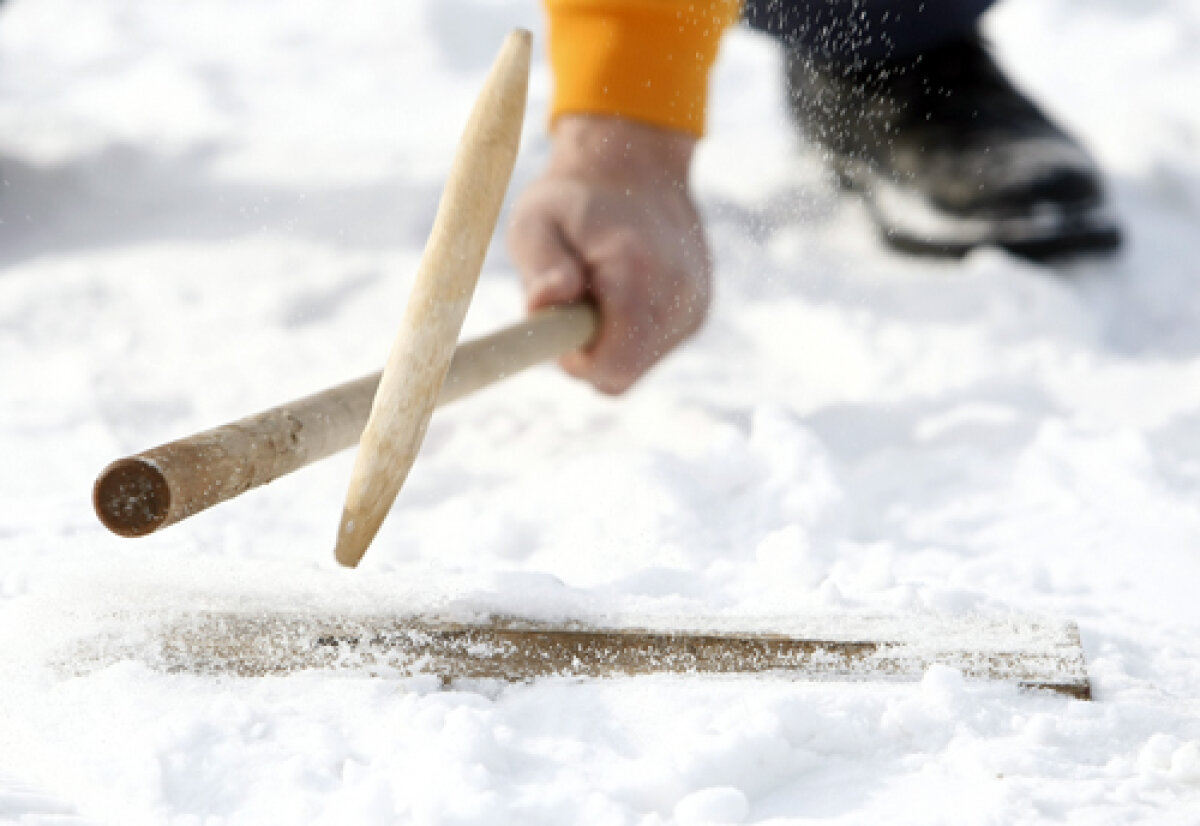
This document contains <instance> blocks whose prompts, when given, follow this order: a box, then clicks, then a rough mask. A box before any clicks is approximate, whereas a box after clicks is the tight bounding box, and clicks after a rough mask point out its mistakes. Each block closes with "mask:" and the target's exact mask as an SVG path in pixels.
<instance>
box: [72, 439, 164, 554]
mask: <svg viewBox="0 0 1200 826" xmlns="http://www.w3.org/2000/svg"><path fill="white" fill-rule="evenodd" d="M92 504H93V505H94V506H95V508H96V516H98V517H99V518H100V521H101V522H102V523H103V524H104V527H106V528H108V529H109V530H110V531H112V532H113V533H115V534H117V535H118V536H126V537H136V536H146V535H147V534H150V533H154V531H156V530H158V529H159V528H161V527H162V526H163V524H164V523H165V522H166V521H167V515H168V513H169V511H170V509H171V488H170V486H169V485H168V484H167V479H166V477H165V476H164V475H163V473H162V471H161V470H159V469H158V468H157V467H155V465H154V464H153V463H152V462H149V461H147V460H145V459H142V458H139V457H137V456H130V457H127V458H125V459H118V460H117V461H115V462H113V463H112V464H111V465H109V466H108V467H106V468H105V469H104V470H103V471H102V472H101V474H100V476H99V477H98V478H97V479H96V484H95V486H94V487H93V488H92Z"/></svg>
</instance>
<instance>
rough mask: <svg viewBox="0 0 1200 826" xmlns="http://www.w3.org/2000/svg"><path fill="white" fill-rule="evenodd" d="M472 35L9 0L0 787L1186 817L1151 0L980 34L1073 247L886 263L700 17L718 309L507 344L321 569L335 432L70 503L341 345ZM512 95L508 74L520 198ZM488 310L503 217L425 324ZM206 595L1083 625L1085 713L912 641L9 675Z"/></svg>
mask: <svg viewBox="0 0 1200 826" xmlns="http://www.w3.org/2000/svg"><path fill="white" fill-rule="evenodd" d="M515 25H525V26H528V27H530V28H532V29H533V30H534V32H535V37H536V38H537V39H538V42H539V43H542V42H544V41H543V39H542V19H541V17H540V12H539V8H538V5H537V4H536V3H533V2H520V3H517V2H512V0H437V1H435V0H426V2H419V3H418V2H407V3H383V2H374V0H372V1H371V2H361V3H356V4H353V5H352V6H345V5H343V6H335V5H333V4H331V3H328V2H318V1H317V0H303V2H292V3H280V2H268V1H267V0H258V1H257V2H233V0H206V2H204V3H191V4H182V3H169V4H168V3H152V2H146V0H125V1H124V2H117V1H116V0H91V2H81V0H41V1H40V2H34V0H10V2H8V3H6V4H5V6H4V9H3V14H2V16H0V61H2V66H0V174H2V176H3V182H4V187H3V189H2V190H0V268H2V270H0V383H2V385H3V388H4V389H3V393H2V394H0V456H2V462H0V468H2V469H3V470H2V471H0V663H3V665H2V666H0V674H2V678H0V822H11V823H21V824H40V825H41V826H47V825H48V824H65V823H80V824H82V823H93V824H95V823H106V824H122V826H137V824H168V823H169V824H180V826H185V825H186V826H192V824H196V826H199V825H200V824H204V826H215V824H250V823H253V824H263V823H355V824H375V823H379V824H391V823H429V824H434V823H445V824H451V823H455V824H468V823H487V824H501V823H521V824H534V823H547V824H549V823H596V824H610V823H612V824H641V825H649V824H666V823H678V824H700V823H755V824H785V823H786V824H793V823H830V824H863V823H872V824H876V823H886V824H936V823H955V824H967V823H969V824H997V823H1003V824H1023V823H1043V822H1056V823H1078V824H1089V826H1090V825H1092V824H1132V823H1146V822H1152V823H1155V824H1196V823H1200V633H1198V632H1200V607H1198V601H1197V600H1196V598H1195V593H1196V586H1197V583H1200V554H1197V548H1200V325H1197V323H1196V321H1195V320H1196V319H1197V318H1200V289H1197V287H1196V260H1197V257H1198V256H1200V232H1198V231H1197V229H1198V227H1200V97H1198V96H1196V94H1195V93H1194V89H1195V87H1196V85H1197V82H1198V81H1200V7H1197V6H1196V4H1194V3H1192V2H1190V0H1155V2H1152V3H1133V2H1122V1H1121V0H1105V2H1099V3H1091V4H1087V5H1086V7H1084V6H1081V5H1080V4H1077V3H1070V2H1068V0H1009V2H1007V3H1004V4H1002V6H1000V7H998V8H997V9H996V10H995V11H994V12H993V13H992V14H991V16H990V17H989V19H988V21H987V27H988V30H989V33H990V34H991V35H992V37H993V39H994V41H995V43H996V46H997V49H998V51H999V52H1000V54H1001V55H1002V57H1003V59H1004V60H1005V62H1006V64H1007V65H1008V66H1009V67H1011V69H1012V71H1013V73H1014V75H1015V76H1016V77H1017V78H1018V79H1019V80H1020V81H1021V82H1022V83H1024V84H1025V85H1026V86H1027V87H1028V88H1029V89H1031V90H1032V91H1034V92H1035V93H1036V94H1037V96H1038V97H1039V98H1040V99H1042V100H1043V101H1044V102H1046V103H1047V104H1048V105H1049V106H1050V107H1051V108H1052V109H1053V111H1054V112H1055V113H1056V114H1057V115H1058V116H1059V117H1060V119H1061V120H1062V121H1063V122H1064V123H1066V124H1069V126H1070V127H1071V128H1072V130H1073V131H1075V132H1076V133H1077V134H1079V135H1082V136H1084V137H1085V138H1086V139H1087V142H1088V143H1089V145H1090V146H1091V147H1092V148H1093V149H1094V150H1095V152H1096V154H1097V155H1098V156H1099V158H1100V160H1101V161H1102V163H1103V165H1104V167H1105V168H1106V170H1108V172H1109V174H1110V186H1111V190H1112V193H1113V196H1114V200H1115V204H1116V207H1117V209H1118V211H1119V212H1120V214H1121V216H1122V219H1123V221H1124V223H1125V226H1126V228H1127V231H1128V244H1127V247H1126V249H1125V250H1124V252H1123V253H1122V255H1120V256H1119V257H1117V258H1115V259H1112V260H1102V261H1083V262H1079V263H1076V264H1073V265H1070V266H1066V267H1062V268H1058V269H1049V268H1045V267H1040V266H1035V265H1032V264H1028V263H1023V262H1021V261H1018V260H1016V259H1013V258H1011V257H1008V256H1006V255H1003V254H1001V253H998V252H994V251H983V252H979V253H977V254H973V255H972V256H970V257H968V258H967V259H966V260H965V261H963V262H960V263H945V262H933V261H927V260H913V259H906V258H903V257H900V256H896V255H893V254H890V253H889V252H887V251H886V250H885V249H884V248H883V247H881V245H880V244H879V243H878V241H877V240H876V239H875V238H874V236H873V235H872V233H871V231H870V229H869V228H868V226H867V224H866V220H865V218H864V215H863V212H862V210H861V209H860V208H859V207H857V206H856V205H854V204H852V203H847V202H844V201H843V200H841V199H840V198H839V197H838V195H837V193H836V190H835V189H834V188H833V187H832V186H831V184H830V182H829V181H828V180H827V179H826V177H825V176H824V174H823V173H822V172H821V170H820V169H819V167H818V166H817V165H816V164H815V162H814V160H813V159H812V158H810V157H808V156H806V155H804V154H803V153H797V149H796V146H795V142H794V139H793V138H792V136H791V133H790V131H789V129H788V126H787V122H786V117H785V115H784V111H783V107H782V106H781V104H780V99H779V98H780V84H779V61H778V56H777V55H776V53H775V52H774V50H773V49H772V48H771V46H770V44H768V43H767V42H765V41H764V40H762V39H760V38H758V37H756V36H754V35H752V34H750V33H747V32H735V33H733V34H732V35H730V36H729V37H728V38H727V40H726V42H725V44H724V46H723V50H722V56H721V61H720V63H719V66H718V69H717V70H716V73H715V76H714V89H713V96H712V109H711V115H710V137H709V138H708V140H707V141H706V143H705V144H704V146H703V148H702V150H701V152H700V155H699V157H698V161H697V168H696V176H695V183H696V187H697V192H698V195H699V199H700V203H701V207H702V209H703V211H704V213H705V214H706V216H707V218H708V222H709V228H710V233H711V240H712V242H713V246H714V250H715V254H716V257H717V261H718V299H717V305H716V307H715V308H714V312H713V316H712V319H711V321H710V323H709V324H708V325H707V327H706V328H705V330H704V332H703V333H702V334H701V335H700V336H699V337H698V338H697V339H696V340H695V341H694V342H693V343H692V344H691V345H690V346H689V347H687V348H686V349H685V350H683V351H681V352H680V353H678V354H677V355H676V356H675V357H674V358H672V359H671V360H670V361H669V362H668V363H666V364H665V365H663V366H662V367H661V368H659V369H657V370H656V371H655V372H654V373H653V374H652V375H651V376H650V377H649V378H648V379H647V380H646V381H645V382H644V384H643V385H641V386H640V387H639V388H638V389H637V390H636V391H635V392H634V393H632V394H631V395H629V396H628V397H626V398H623V399H620V400H611V399H607V398H603V397H600V396H597V395H595V394H593V393H591V392H590V391H589V390H587V389H586V388H584V387H582V386H579V385H576V384H573V383H571V382H570V381H569V380H568V379H566V378H565V377H563V376H562V375H560V374H559V373H558V372H557V371H555V370H554V369H553V368H552V367H545V368H539V369H537V370H534V371H531V372H530V373H528V374H525V375H523V376H521V377H518V378H515V379H512V380H510V381H509V382H508V383H507V384H505V385H504V386H502V387H499V388H496V389H493V390H490V391H487V392H485V393H481V394H479V395H478V396H475V397H473V398H471V399H468V400H465V401H463V402H460V403H458V404H456V405H454V406H452V407H449V408H447V409H445V410H443V411H440V412H439V413H438V414H437V415H436V416H435V419H434V422H433V425H432V426H431V428H430V432H429V436H428V439H427V442H426V445H425V448H424V450H423V453H422V456H421V458H420V460H419V461H418V463H417V465H416V467H415V469H414V471H413V473H412V475H411V477H410V479H409V482H408V484H407V486H406V488H405V490H404V491H403V493H402V494H401V497H400V499H399V500H398V502H397V505H396V507H395V509H394V511H393V512H392V514H391V516H390V518H389V520H388V522H387V523H386V524H385V526H384V528H383V531H382V532H381V534H380V536H379V538H378V540H377V541H376V544H375V545H374V546H373V547H372V549H371V551H370V552H369V553H368V555H367V557H366V559H365V561H364V563H363V566H362V567H361V569H359V570H357V571H353V572H351V571H344V570H340V569H338V568H337V567H336V566H335V565H334V563H333V561H332V558H331V549H332V540H333V536H334V532H335V530H336V526H337V518H338V513H339V510H340V506H341V501H342V498H343V496H344V493H345V486H346V484H347V481H348V477H349V470H350V461H351V458H352V457H351V456H350V454H343V455H340V456H338V457H336V458H333V459H330V460H328V461H326V462H322V463H320V464H318V465H316V466H313V467H311V468H308V469H306V470H304V471H301V472H299V473H297V474H294V475H293V476H291V477H288V478H286V479H283V480H281V481H279V482H276V483H274V484H272V485H270V486H268V487H267V488H265V489H262V490H260V491H257V492H254V493H252V494H248V495H246V496H244V497H241V498H240V499H237V500H234V501H232V502H230V503H228V504H225V505H222V506H221V507H219V508H215V509H213V510H211V511H208V512H206V513H204V514H201V515H199V516H196V517H194V518H193V519H191V520H189V521H187V522H184V523H181V524H180V525H177V526H175V527H172V528H170V529H168V530H166V531H164V532H163V533H161V534H159V535H155V536H152V537H150V538H146V539H143V540H138V541H130V540H122V539H118V538H116V537H114V536H111V535H109V534H107V533H106V532H105V531H104V530H103V529H102V528H101V527H100V525H99V524H98V522H97V521H96V520H95V518H94V516H93V515H92V512H91V506H90V501H89V496H90V490H91V482H92V480H93V478H94V476H95V474H96V473H97V472H98V470H99V469H100V468H101V467H103V466H104V465H105V464H106V463H107V462H108V461H110V460H112V459H114V458H116V457H118V456H121V455H124V454H127V453H132V452H136V451H138V450H141V449H144V448H146V447H149V446H152V445H154V444H158V443H160V442H163V441H167V440H169V439H172V438H176V437H178V436H181V435H185V434H188V433H191V432H194V431H197V430H200V429H204V428H207V427H210V426H212V425H215V424H219V423H221V422H224V421H228V420H231V419H234V418H237V417H240V416H242V415H245V414H248V413H251V412H254V411H257V410H259V409H263V408H266V407H269V406H272V405H274V404H278V403H280V402H283V401H286V400H288V399H291V398H295V397H299V396H302V395H306V394H307V393H310V392H313V391H315V390H318V389H321V388H323V387H327V386H331V385H333V384H337V383H340V382H342V381H345V380H347V379H350V378H354V377H357V376H359V375H362V374H366V373H369V372H371V371H373V370H375V369H378V367H379V365H380V363H381V361H382V359H383V358H384V356H385V354H386V352H387V348H388V346H389V344H390V341H391V337H392V335H393V328H394V325H395V323H396V321H397V320H398V318H399V317H400V315H401V313H402V310H403V306H404V301H405V298H406V295H407V292H408V289H409V287H410V285H411V278H412V273H413V271H414V269H415V263H416V261H417V259H418V257H419V255H420V250H421V246H422V244H423V241H424V238H425V235H426V233H427V232H428V228H429V225H430V222H431V221H432V215H433V210H434V207H435V204H436V200H437V196H438V193H439V191H440V187H441V182H442V180H443V177H444V175H445V171H446V168H447V165H448V163H449V159H450V155H451V152H452V148H453V145H454V142H455V140H456V138H457V134H458V130H459V129H460V128H461V124H462V122H463V120H464V118H465V115H466V112H467V110H468V108H469V107H470V104H471V102H472V100H473V97H474V93H475V90H476V89H477V88H478V84H479V81H480V80H481V78H482V75H483V73H484V71H486V68H487V66H488V65H489V64H490V61H491V58H492V56H493V55H494V52H495V48H496V46H497V45H498V44H499V42H500V39H501V38H502V36H503V34H504V33H505V32H506V31H507V30H508V29H509V28H510V27H512V26H515ZM549 88H550V79H549V76H548V73H547V70H546V68H545V66H544V63H543V62H542V61H540V60H539V61H538V63H537V65H536V66H535V68H534V75H533V78H532V85H531V97H530V107H529V114H528V119H527V123H526V130H525V137H524V143H523V148H522V152H521V156H520V159H519V161H518V167H517V172H516V175H515V185H514V190H515V189H517V188H519V187H520V186H521V185H522V184H523V183H526V182H528V181H529V180H531V178H532V177H533V176H534V175H535V174H536V173H537V171H538V170H539V168H540V165H541V164H542V163H543V161H544V160H545V157H546V152H547V144H546V139H545V136H544V124H545V114H546V104H547V96H548V92H549ZM521 306H522V302H521V296H520V292H519V289H518V280H517V278H516V277H515V273H514V272H513V271H512V267H511V265H510V264H509V263H508V261H507V258H506V256H505V254H504V252H503V245H502V244H501V243H500V242H499V241H498V242H497V243H496V244H495V245H494V248H493V250H492V251H491V254H490V255H489V258H488V261H487V264H486V266H485V271H484V274H483V277H482V280H481V284H480V287H479V291H478V294H477V296H476V299H475V301H474V304H473V306H472V309H471V313H470V316H469V317H468V321H467V331H466V332H467V334H468V335H477V334H481V333H483V332H487V331H490V330H492V329H495V328H497V327H499V326H502V325H505V324H507V323H509V322H511V321H514V320H515V319H516V318H518V317H519V316H520V313H521ZM228 604H249V605H258V606H263V605H267V606H288V605H305V606H307V607H313V608H317V609H320V608H326V609H328V610H330V611H338V610H345V609H347V607H359V608H362V607H369V608H371V609H373V610H390V609H395V610H405V609H411V608H414V607H417V608H420V607H443V608H444V607H446V606H450V607H452V608H454V609H456V610H464V611H470V610H497V611H509V612H518V613H522V614H525V615H527V616H532V617H550V618H552V617H563V616H573V617H606V616H611V617H625V618H628V617H635V616H638V615H647V616H659V617H663V616H714V617H727V618H728V617H750V618H754V619H755V620H756V621H757V622H760V623H765V624H768V625H769V624H771V622H772V621H778V622H780V623H783V622H786V620H787V618H788V617H791V616H795V615H798V614H810V615H811V614H818V615H822V616H827V617H829V616H832V617H834V618H835V619H836V616H837V615H838V614H839V613H842V612H844V613H847V614H849V613H854V612H862V611H867V612H871V611H876V612H895V611H925V612H934V613H936V614H940V615H946V616H959V615H966V614H968V613H970V612H975V611H983V612H1001V613H1002V612H1005V611H1016V612H1030V613H1035V614H1041V615H1046V616H1053V617H1062V618H1070V619H1074V620H1076V621H1078V622H1079V624H1080V629H1081V632H1082V637H1083V643H1084V649H1085V652H1086V654H1087V657H1088V662H1089V668H1090V671H1091V675H1092V678H1093V683H1094V689H1095V694H1096V700H1095V701H1094V702H1090V703H1089V702H1082V701H1076V700H1069V699H1064V698H1059V697H1054V696H1045V695H1033V694H1027V693H1021V692H1019V691H1017V690H1016V689H1014V688H1011V687H1008V686H1005V685H995V684H981V683H975V682H971V681H967V680H964V679H963V678H962V675H960V674H959V673H958V672H956V671H953V670H951V669H947V668H941V667H935V668H933V669H930V670H929V671H928V672H927V673H926V675H925V677H924V679H923V680H921V681H920V682H918V683H910V684H829V683H814V684H806V683H796V682H788V681H782V680H744V679H742V680H730V679H711V678H704V679H702V678H695V677H677V676H667V675H664V676H659V677H648V678H638V679H626V680H611V681H593V682H575V681H569V680H545V681H539V682H535V683H530V684H524V685H515V686H507V685H499V684H493V683H486V682H484V683H477V684H465V685H458V686H454V687H452V688H449V689H445V688H442V687H441V686H440V685H439V684H438V682H437V680H436V679H432V678H417V679H409V680H387V679H376V678H372V677H370V676H367V675H365V674H361V673H356V672H339V673H323V672H305V673H298V674H294V675H290V676H285V677H272V678H259V679H243V678H233V677H203V676H196V675H190V676H189V675H184V674H173V675H169V674H163V673H160V672H157V671H154V670H153V669H151V668H150V667H149V666H147V665H146V664H144V663H142V662H139V661H138V660H136V659H133V660H123V661H119V662H115V663H112V664H110V665H108V666H106V667H103V668H99V669H96V670H92V671H89V672H87V673H83V674H72V673H65V672H64V671H62V670H61V669H58V668H55V667H53V665H52V663H53V662H54V661H55V659H56V657H59V656H60V655H61V652H62V651H63V650H67V649H68V648H69V645H70V644H71V643H72V642H73V641H76V640H78V639H81V638H84V637H87V636H88V635H89V634H94V633H97V632H99V631H102V630H112V629H113V628H118V629H120V628H122V627H124V629H125V632H126V633H128V634H130V635H136V634H137V633H138V626H137V622H136V620H137V618H139V617H150V616H153V615H155V612H157V611H162V610H183V609H187V608H203V607H206V606H208V607H210V606H213V605H228ZM120 617H124V618H125V620H124V621H125V622H126V623H127V626H120V625H119V620H118V618H120ZM130 618H132V621H131V620H130Z"/></svg>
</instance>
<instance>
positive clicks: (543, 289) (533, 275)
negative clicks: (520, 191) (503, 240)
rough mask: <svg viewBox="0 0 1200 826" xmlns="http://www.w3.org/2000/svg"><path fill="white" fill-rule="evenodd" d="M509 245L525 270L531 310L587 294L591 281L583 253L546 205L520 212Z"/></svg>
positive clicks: (523, 273) (526, 291)
mask: <svg viewBox="0 0 1200 826" xmlns="http://www.w3.org/2000/svg"><path fill="white" fill-rule="evenodd" d="M508 248H509V254H510V255H511V256H512V259H513V262H514V263H515V264H516V265H517V267H518V269H520V271H521V280H522V282H523V283H524V285H525V301H526V304H527V306H528V307H529V309H530V310H537V309H540V308H542V307H549V306H551V305H554V304H566V303H568V302H571V301H577V300H579V299H581V298H583V297H584V294H585V293H586V291H587V283H586V278H585V277H584V265H583V262H582V261H581V260H580V257H579V253H578V252H577V251H576V250H575V249H574V248H573V247H572V246H571V244H570V243H568V241H567V239H566V237H565V236H564V235H563V233H562V231H561V230H560V228H559V226H558V223H557V222H556V221H555V220H554V217H553V215H551V214H549V213H548V212H547V211H545V210H544V209H538V208H536V207H534V208H531V209H528V210H526V211H524V212H523V213H521V214H518V215H517V217H516V218H515V219H514V220H513V223H512V225H511V226H510V227H509V231H508Z"/></svg>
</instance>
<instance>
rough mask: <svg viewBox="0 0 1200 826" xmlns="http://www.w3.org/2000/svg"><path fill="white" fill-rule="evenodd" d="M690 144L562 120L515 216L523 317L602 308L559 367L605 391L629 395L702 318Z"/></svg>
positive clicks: (700, 241) (706, 275)
mask: <svg viewBox="0 0 1200 826" xmlns="http://www.w3.org/2000/svg"><path fill="white" fill-rule="evenodd" d="M695 143H696V139H695V138H694V137H692V136H691V135H688V134H685V133H682V132H674V131H670V130H665V129H659V128H656V127H653V126H648V125H645V124H641V123H636V122H633V121H628V120H624V119H621V118H613V117H602V116H594V115H565V116H563V117H560V118H559V119H558V121H557V122H556V124H555V127H554V134H553V150H552V153H551V158H550V164H549V166H548V167H547V169H546V171H545V172H544V173H543V175H542V177H541V178H539V179H538V180H537V181H535V182H534V183H533V184H532V185H531V186H530V187H529V188H528V189H527V190H526V191H525V192H524V193H523V194H522V195H521V197H520V198H519V199H518V201H517V204H516V206H515V208H514V210H513V218H512V223H511V225H510V226H509V230H508V247H509V253H510V255H511V256H512V260H513V262H514V263H515V264H516V265H517V267H518V268H519V269H520V271H521V275H522V280H523V282H524V286H525V295H526V301H527V304H528V308H529V309H530V310H536V309H540V308H543V307H547V306H550V305H554V304H563V303H568V302H572V301H578V300H582V299H590V300H591V301H593V302H594V303H595V305H596V308H597V310H598V311H599V314H600V327H599V331H598V333H597V335H596V338H595V339H594V341H593V343H592V344H591V345H589V347H588V348H587V349H586V350H582V351H579V352H576V353H571V354H568V355H567V356H564V357H563V358H562V359H561V361H560V364H561V365H562V367H563V369H564V370H566V371H567V372H568V373H570V374H571V375H573V376H575V377H577V378H580V379H583V380H585V381H588V382H590V383H591V384H592V385H593V386H594V387H596V389H598V390H600V391H602V392H605V393H612V394H616V393H621V392H623V391H624V390H626V389H628V388H629V386H630V385H632V384H633V383H634V382H635V381H637V379H638V378H640V377H641V376H642V375H643V374H644V373H645V372H646V371H647V370H649V369H650V368H651V367H652V366H653V365H654V364H655V363H656V362H658V361H659V360H660V359H661V358H662V357H663V356H665V355H666V354H667V353H668V352H670V351H671V350H672V349H673V348H674V347H676V346H677V345H678V344H679V343H680V342H681V341H683V340H684V339H686V338H687V337H688V336H690V335H691V334H692V333H694V332H695V331H696V330H697V329H698V328H699V327H700V325H701V323H702V322H703V320H704V317H705V315H706V314H707V311H708V306H709V303H710V301H711V294H712V286H711V283H712V261H711V258H710V256H709V252H708V242H707V240H706V239H705V236H704V229H703V227H702V226H701V223H700V217H699V215H698V214H697V212H696V207H695V204H694V203H693V202H692V198H691V195H690V194H689V192H688V186H687V175H688V168H689V166H690V163H691V158H692V151H693V149H694V147H695Z"/></svg>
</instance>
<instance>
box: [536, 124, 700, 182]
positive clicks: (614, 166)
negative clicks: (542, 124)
mask: <svg viewBox="0 0 1200 826" xmlns="http://www.w3.org/2000/svg"><path fill="white" fill-rule="evenodd" d="M552 140H553V145H554V149H553V152H552V155H551V160H550V172H551V174H565V175H570V176H579V177H584V178H589V179H605V180H610V181H637V182H639V183H654V184H668V185H672V186H677V187H680V188H686V187H687V180H688V171H689V169H690V168H691V163H692V155H693V153H694V152H695V148H696V137H695V136H694V135H692V134H690V133H688V132H684V131H680V130H676V129H668V128H665V127H660V126H652V125H650V124H646V123H641V122H638V121H634V120H629V119H627V118H621V117H613V116H609V115H579V114H575V115H563V116H560V117H559V118H558V119H557V120H556V121H555V123H554V127H553V132H552Z"/></svg>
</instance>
